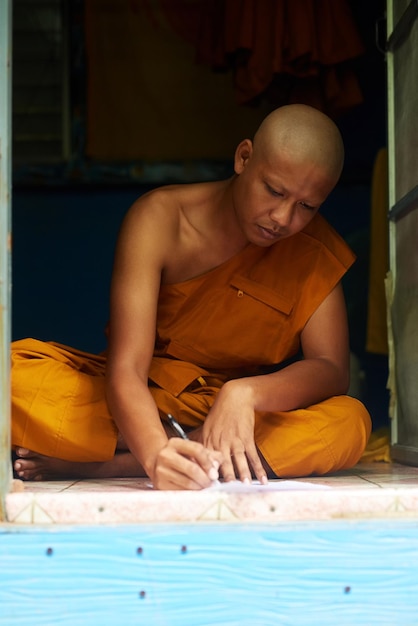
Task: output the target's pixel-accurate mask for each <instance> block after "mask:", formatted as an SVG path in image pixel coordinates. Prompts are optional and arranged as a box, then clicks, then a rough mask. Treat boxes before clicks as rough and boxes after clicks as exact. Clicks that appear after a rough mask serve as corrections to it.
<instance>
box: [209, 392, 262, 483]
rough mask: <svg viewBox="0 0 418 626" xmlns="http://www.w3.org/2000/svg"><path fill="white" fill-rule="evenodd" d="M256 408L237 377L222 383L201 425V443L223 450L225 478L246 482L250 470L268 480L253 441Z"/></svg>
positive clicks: (260, 479)
mask: <svg viewBox="0 0 418 626" xmlns="http://www.w3.org/2000/svg"><path fill="white" fill-rule="evenodd" d="M254 424H255V411H254V408H253V406H252V404H251V398H250V396H249V394H247V393H246V390H245V388H244V387H243V385H242V384H240V381H238V380H236V381H235V380H234V381H229V382H227V383H225V385H224V386H223V387H222V389H221V390H220V392H219V394H218V396H217V398H216V401H215V403H214V405H213V407H212V408H211V410H210V412H209V414H208V416H207V418H206V420H205V423H204V425H203V444H204V445H205V446H206V447H207V448H209V449H213V450H218V451H219V452H221V453H222V456H223V459H224V461H223V463H222V465H221V468H220V469H221V473H222V476H223V478H224V480H225V481H231V480H236V479H237V478H238V479H239V480H241V481H243V482H249V481H251V479H252V473H253V474H254V475H255V477H256V478H257V479H258V480H259V481H260V482H261V483H266V482H267V476H266V471H265V469H264V467H263V464H262V463H261V459H260V456H259V454H258V451H257V447H256V445H255V441H254Z"/></svg>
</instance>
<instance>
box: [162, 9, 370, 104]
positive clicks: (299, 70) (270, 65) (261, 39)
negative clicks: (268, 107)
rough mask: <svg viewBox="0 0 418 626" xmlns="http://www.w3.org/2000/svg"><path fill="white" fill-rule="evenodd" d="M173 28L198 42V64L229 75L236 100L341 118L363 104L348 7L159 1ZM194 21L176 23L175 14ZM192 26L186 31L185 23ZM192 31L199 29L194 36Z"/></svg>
mask: <svg viewBox="0 0 418 626" xmlns="http://www.w3.org/2000/svg"><path fill="white" fill-rule="evenodd" d="M160 3H161V6H162V8H163V10H164V11H165V13H166V15H167V17H168V19H169V21H170V23H171V24H172V26H173V28H175V29H176V30H177V32H178V33H179V34H181V35H182V36H184V37H185V38H187V39H188V40H189V41H190V42H194V44H195V46H196V48H197V61H198V62H200V63H205V64H207V65H210V66H211V67H213V69H214V70H228V69H232V70H233V72H234V85H235V92H236V99H237V102H238V103H239V104H243V103H249V102H251V101H253V100H254V99H256V98H257V97H259V96H262V95H265V94H267V95H269V94H270V95H271V94H272V92H273V91H274V95H275V97H276V99H277V100H278V102H276V104H286V103H289V102H304V103H305V104H311V105H313V106H317V107H318V108H321V109H322V110H324V111H325V112H327V113H329V114H334V115H335V114H337V113H339V112H341V111H343V110H345V109H349V108H351V107H353V106H355V105H357V104H360V103H361V102H362V94H361V90H360V87H359V83H358V80H357V77H356V75H355V72H354V70H353V67H352V66H351V64H350V63H351V62H352V61H353V59H356V58H358V57H359V56H361V55H362V54H363V53H364V51H365V49H364V46H363V43H362V42H361V39H360V36H359V33H358V30H357V27H356V24H355V21H354V19H353V16H352V14H351V10H350V7H349V4H348V2H346V0H339V1H338V2H335V0H298V1H297V2H295V0H263V1H262V2H260V0H217V1H213V2H202V3H200V4H199V3H197V7H199V6H200V11H201V15H200V20H199V15H198V10H197V8H196V4H194V5H193V14H192V13H191V12H190V9H189V7H190V4H189V3H187V2H186V1H185V0H177V2H174V3H173V2H172V0H160ZM179 11H180V13H182V14H183V15H184V16H185V15H187V16H188V17H189V20H187V19H186V20H182V22H181V23H180V20H179V19H178V13H179ZM186 23H187V24H188V29H187V31H186V28H185V24H186ZM193 29H196V30H195V31H193Z"/></svg>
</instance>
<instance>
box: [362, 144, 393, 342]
mask: <svg viewBox="0 0 418 626" xmlns="http://www.w3.org/2000/svg"><path fill="white" fill-rule="evenodd" d="M387 159H388V154H387V149H386V148H382V149H381V150H379V152H378V154H377V157H376V160H375V163H374V168H373V177H372V194H371V227H370V231H371V232H370V270H369V297H368V317H367V341H366V349H367V351H368V352H373V353H376V354H387V353H388V330H387V322H386V310H387V307H386V293H385V277H386V273H387V271H388V269H389V226H388V208H389V199H388V162H387Z"/></svg>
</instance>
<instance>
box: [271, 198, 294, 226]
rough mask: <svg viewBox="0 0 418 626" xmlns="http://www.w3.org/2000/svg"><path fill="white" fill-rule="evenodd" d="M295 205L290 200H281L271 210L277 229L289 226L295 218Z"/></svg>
mask: <svg viewBox="0 0 418 626" xmlns="http://www.w3.org/2000/svg"><path fill="white" fill-rule="evenodd" d="M293 214H294V207H293V203H292V202H291V201H290V200H283V199H282V200H281V201H280V202H278V203H277V204H276V206H275V207H274V208H272V209H271V210H270V219H271V220H272V222H274V223H275V225H276V227H277V230H280V229H284V228H288V227H289V226H290V224H291V223H292V220H293Z"/></svg>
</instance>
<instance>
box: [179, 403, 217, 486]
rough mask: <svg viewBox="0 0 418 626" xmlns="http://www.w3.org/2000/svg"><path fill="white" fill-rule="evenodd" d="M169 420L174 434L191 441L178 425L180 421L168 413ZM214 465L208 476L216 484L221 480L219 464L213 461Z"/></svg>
mask: <svg viewBox="0 0 418 626" xmlns="http://www.w3.org/2000/svg"><path fill="white" fill-rule="evenodd" d="M167 419H168V421H169V424H170V425H171V427H172V429H173V430H174V432H175V433H176V434H177V435H178V436H179V437H180V438H181V439H184V440H187V441H189V437H188V436H187V434H186V432H185V431H184V429H183V428H182V426H181V425H180V424H179V423H178V421H177V420H176V419H175V418H174V417H173V415H171V413H167ZM212 463H213V465H212V467H211V468H210V470H209V472H208V476H209V478H210V479H211V480H212V481H213V482H215V481H217V480H218V479H219V472H218V470H219V462H218V461H217V460H216V459H213V461H212Z"/></svg>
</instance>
